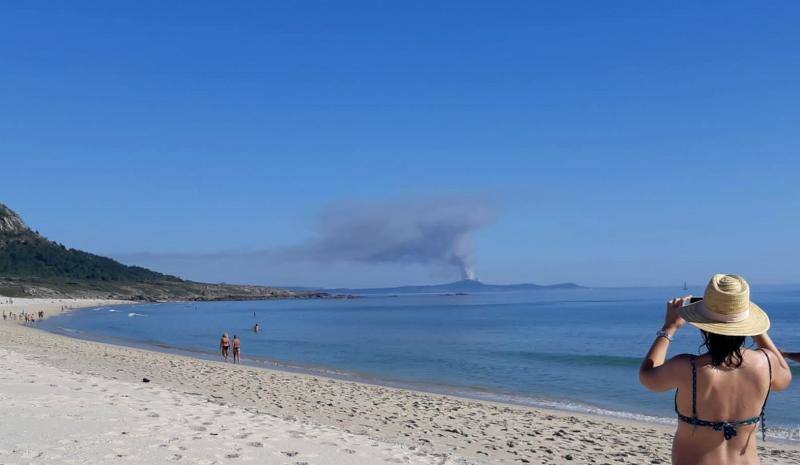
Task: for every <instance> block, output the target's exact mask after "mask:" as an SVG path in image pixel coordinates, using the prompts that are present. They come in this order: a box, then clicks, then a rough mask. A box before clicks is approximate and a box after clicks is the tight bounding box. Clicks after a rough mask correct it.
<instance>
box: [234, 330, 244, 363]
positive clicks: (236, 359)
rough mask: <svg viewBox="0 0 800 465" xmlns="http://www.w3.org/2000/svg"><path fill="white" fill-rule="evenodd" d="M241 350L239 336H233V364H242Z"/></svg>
mask: <svg viewBox="0 0 800 465" xmlns="http://www.w3.org/2000/svg"><path fill="white" fill-rule="evenodd" d="M241 348H242V342H241V341H240V340H239V336H237V335H235V334H234V335H233V363H241V361H242V360H241V358H240V355H241Z"/></svg>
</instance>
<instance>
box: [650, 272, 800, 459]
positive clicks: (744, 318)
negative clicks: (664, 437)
mask: <svg viewBox="0 0 800 465" xmlns="http://www.w3.org/2000/svg"><path fill="white" fill-rule="evenodd" d="M686 323H689V324H691V325H693V326H695V327H696V328H698V329H699V330H700V333H701V336H702V338H703V345H702V346H701V347H704V349H705V352H704V353H702V354H700V355H693V354H679V355H676V356H674V357H672V358H671V359H667V352H668V349H669V345H670V343H671V342H672V341H673V339H674V338H675V337H676V336H677V333H678V332H679V330H680V329H681V328H682V327H683V326H684V325H685V324H686ZM769 329H770V319H769V316H768V315H767V313H766V312H765V311H764V310H762V309H761V308H760V307H759V306H758V305H756V304H755V303H754V302H752V301H751V300H750V286H749V284H748V283H747V281H746V280H745V279H744V278H742V277H741V276H738V275H728V274H716V275H714V276H713V277H712V278H711V280H710V282H709V283H708V285H707V286H706V289H705V292H704V294H703V297H702V298H699V297H692V296H691V295H687V296H684V297H679V298H675V299H672V300H670V301H669V302H668V303H667V309H666V315H665V318H664V325H663V326H662V328H661V329H660V330H659V331H657V332H656V334H655V340H654V341H653V343H652V345H651V346H650V350H649V351H648V353H647V355H646V356H645V358H644V360H643V361H642V364H641V367H640V369H639V380H640V381H641V383H642V385H644V387H646V388H647V389H649V390H651V391H657V392H662V391H670V390H674V391H675V402H674V403H675V414H676V416H677V417H678V426H677V430H676V432H675V437H674V439H673V444H672V463H673V464H675V465H689V464H692V465H712V464H713V465H724V464H758V463H759V459H758V454H757V449H756V442H757V438H756V436H757V434H755V433H756V431H757V429H758V427H759V424H760V427H761V436H762V440H765V439H766V425H765V419H766V412H767V400H768V399H769V395H770V392H772V391H783V390H784V389H787V388H788V387H789V384H790V383H791V381H792V372H791V369H790V368H789V365H788V363H787V360H794V361H796V362H800V353H798V352H793V353H792V352H783V351H781V350H779V349H778V347H777V346H776V345H775V343H774V342H773V341H772V339H771V338H770V337H769V335H768V334H767V331H768V330H769ZM747 337H752V338H753V341H754V344H755V349H751V348H750V347H751V346H746V345H745V342H746V339H747Z"/></svg>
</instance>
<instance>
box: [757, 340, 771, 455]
mask: <svg viewBox="0 0 800 465" xmlns="http://www.w3.org/2000/svg"><path fill="white" fill-rule="evenodd" d="M758 350H760V351H761V353H762V354H764V357H767V367H768V368H769V384H768V385H767V396H766V397H765V398H764V405H762V406H761V440H762V441H764V442H766V441H767V423H766V413H767V401H768V400H769V393H770V392H771V391H772V361H770V359H769V354H768V353H767V351H766V350H764V348H763V347H762V348H760V349H758Z"/></svg>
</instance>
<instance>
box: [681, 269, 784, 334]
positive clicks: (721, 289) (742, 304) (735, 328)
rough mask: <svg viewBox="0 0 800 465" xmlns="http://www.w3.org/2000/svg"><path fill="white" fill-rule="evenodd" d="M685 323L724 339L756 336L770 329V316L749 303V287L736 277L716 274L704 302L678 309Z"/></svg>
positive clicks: (745, 282)
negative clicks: (724, 337)
mask: <svg viewBox="0 0 800 465" xmlns="http://www.w3.org/2000/svg"><path fill="white" fill-rule="evenodd" d="M678 314H679V315H680V316H681V317H683V319H684V320H686V321H687V322H689V323H691V324H692V325H694V326H696V327H698V328H700V329H702V330H703V331H706V332H709V333H714V334H721V335H723V336H757V335H759V334H763V333H765V332H767V330H769V326H770V322H769V316H767V313H766V312H765V311H764V310H762V309H761V307H759V306H758V305H756V304H755V302H752V301H751V300H750V285H749V284H747V281H745V279H744V278H742V277H741V276H738V275H734V274H715V275H714V276H713V277H712V278H711V281H709V283H708V286H706V291H705V293H704V294H703V300H700V301H697V302H695V303H692V304H689V305H685V306H683V307H681V308H679V309H678Z"/></svg>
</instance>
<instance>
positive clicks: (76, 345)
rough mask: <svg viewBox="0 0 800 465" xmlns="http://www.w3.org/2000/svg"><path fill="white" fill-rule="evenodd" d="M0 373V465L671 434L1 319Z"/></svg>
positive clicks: (783, 457) (556, 445)
mask: <svg viewBox="0 0 800 465" xmlns="http://www.w3.org/2000/svg"><path fill="white" fill-rule="evenodd" d="M14 300H15V303H14V306H15V307H16V309H15V310H12V311H14V312H17V311H19V309H22V308H24V309H25V310H27V311H38V310H40V309H46V310H47V311H48V312H49V313H51V314H52V313H55V312H60V309H61V305H68V306H70V307H75V308H77V307H80V306H96V305H106V304H111V303H119V302H107V301H91V302H89V301H69V303H68V304H67V303H65V302H66V301H57V300H53V301H50V300H49V299H48V301H46V302H45V301H41V302H38V301H36V302H35V301H32V300H27V299H14ZM9 308H10V306H9V305H7V304H4V305H0V310H5V311H8V310H9ZM0 365H2V371H0V373H2V374H0V393H2V394H0V408H1V409H2V412H3V413H4V415H3V416H4V418H11V419H13V421H4V422H2V425H0V463H4V464H6V463H7V464H23V463H45V464H50V463H117V462H118V463H163V462H165V461H181V462H184V463H208V464H212V463H237V462H251V461H259V462H260V463H276V464H277V463H280V464H321V463H334V464H337V463H338V464H361V463H364V464H367V463H384V462H388V463H409V464H428V463H432V464H433V463H436V464H518V463H534V464H562V463H570V464H602V463H608V464H611V463H630V464H643V463H654V464H658V463H664V464H666V463H669V462H670V447H671V439H672V431H673V427H670V426H664V425H655V424H645V423H638V422H634V421H624V420H618V419H614V418H606V417H599V416H591V415H582V414H571V413H565V412H558V411H548V410H543V409H534V408H526V407H518V406H512V405H504V404H497V403H491V402H483V401H475V400H469V399H462V398H457V397H451V396H444V395H437V394H428V393H423V392H416V391H409V390H401V389H394V388H388V387H382V386H375V385H369V384H362V383H356V382H349V381H340V380H333V379H327V378H322V377H318V376H310V375H304V374H296V373H287V372H282V371H275V370H267V369H260V368H252V367H247V366H241V365H238V366H234V365H232V364H225V363H222V362H213V361H206V360H199V359H193V358H189V357H184V356H178V355H167V354H163V353H158V352H151V351H147V350H139V349H133V348H126V347H119V346H113V345H107V344H102V343H96V342H88V341H82V340H77V339H72V338H68V337H64V336H59V335H55V334H51V333H47V332H44V331H40V330H37V329H35V328H28V327H24V326H22V325H20V324H17V323H13V322H5V323H3V324H0ZM143 378H148V379H149V380H150V382H149V383H143V382H142V380H143ZM761 457H762V462H763V463H764V464H788V463H800V447H798V446H796V445H794V444H786V443H777V442H769V443H767V444H765V445H762V450H761Z"/></svg>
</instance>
